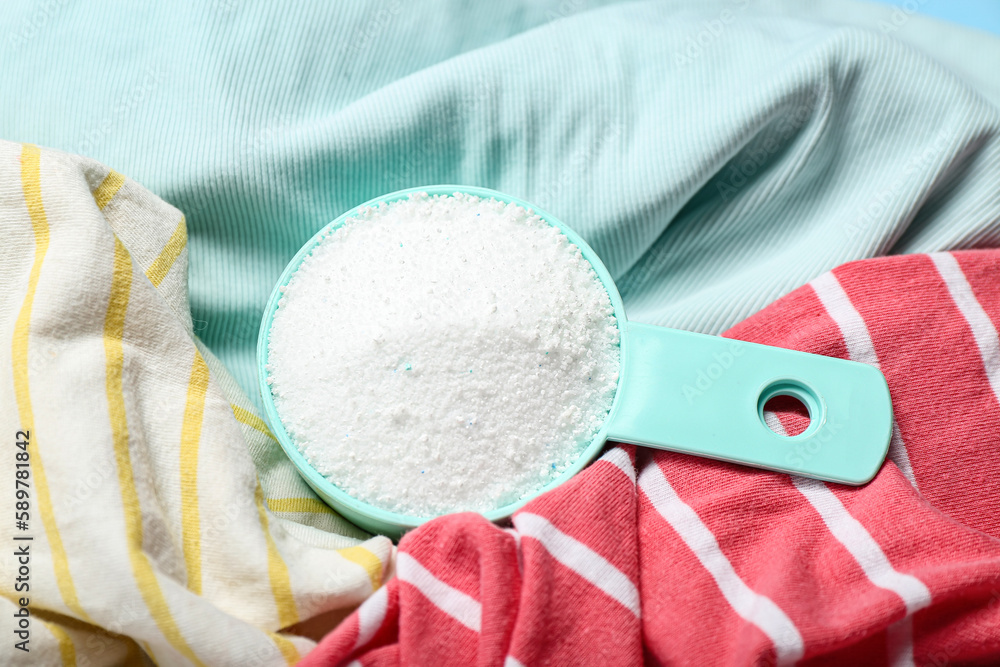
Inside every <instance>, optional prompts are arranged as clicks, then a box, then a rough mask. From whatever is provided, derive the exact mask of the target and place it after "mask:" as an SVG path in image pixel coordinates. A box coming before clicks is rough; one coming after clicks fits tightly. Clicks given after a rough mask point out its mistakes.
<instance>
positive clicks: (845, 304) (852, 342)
mask: <svg viewBox="0 0 1000 667" xmlns="http://www.w3.org/2000/svg"><path fill="white" fill-rule="evenodd" d="M809 285H810V286H811V287H812V288H813V291H814V292H815V293H816V296H817V297H819V300H820V303H822V304H823V307H824V308H826V312H827V313H828V314H829V315H830V319H832V320H833V321H834V322H836V324H837V326H838V327H840V333H841V335H842V336H843V337H844V345H845V346H847V355H848V356H849V357H850V358H851V360H852V361H860V362H861V363H863V364H868V365H869V366H875V367H876V368H877V367H878V355H877V354H875V344H874V343H873V342H872V337H871V335H870V334H869V333H868V327H867V326H866V325H865V321H864V320H863V319H862V318H861V313H859V312H858V310H857V308H855V307H854V304H852V303H851V299H850V297H848V296H847V292H845V291H844V288H843V287H841V285H840V281H839V280H837V276H835V275H833V272H832V271H827V272H826V273H824V274H823V275H821V276H819V277H817V278H814V279H813V280H812V282H810V283H809Z"/></svg>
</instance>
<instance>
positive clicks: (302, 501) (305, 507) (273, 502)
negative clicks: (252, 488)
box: [267, 498, 334, 514]
mask: <svg viewBox="0 0 1000 667" xmlns="http://www.w3.org/2000/svg"><path fill="white" fill-rule="evenodd" d="M267 507H268V509H270V510H271V511H272V512H311V513H312V514H333V513H334V511H333V510H332V509H330V508H329V507H328V506H327V505H325V504H324V503H323V502H322V501H319V500H316V499H315V498H268V499H267Z"/></svg>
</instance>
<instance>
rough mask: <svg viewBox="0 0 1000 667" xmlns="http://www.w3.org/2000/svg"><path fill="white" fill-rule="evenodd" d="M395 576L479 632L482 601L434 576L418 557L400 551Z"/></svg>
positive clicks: (445, 611) (442, 609)
mask: <svg viewBox="0 0 1000 667" xmlns="http://www.w3.org/2000/svg"><path fill="white" fill-rule="evenodd" d="M396 576H397V577H399V580H400V581H405V582H406V583H408V584H410V585H412V586H413V587H415V588H416V589H417V590H418V591H420V592H421V593H423V595H424V597H425V598H427V599H428V600H429V601H430V602H431V603H432V604H433V605H434V606H435V607H437V608H438V609H440V610H441V611H443V612H444V613H445V614H447V615H449V616H451V617H452V618H453V619H455V620H456V621H458V622H459V623H461V624H462V625H464V626H465V627H467V628H469V629H470V630H474V631H476V632H479V630H480V628H481V627H482V616H483V607H482V605H481V604H479V601H478V600H476V599H474V598H472V597H470V596H468V595H466V594H465V593H463V592H462V591H460V590H458V589H457V588H452V587H451V586H449V585H448V584H446V583H444V582H443V581H441V580H440V579H438V578H437V577H435V576H434V575H433V574H431V572H430V570H428V569H427V568H425V567H424V566H423V565H421V564H420V562H419V561H417V559H416V558H414V557H413V556H411V555H410V554H408V553H405V552H402V551H401V552H399V554H398V555H397V557H396Z"/></svg>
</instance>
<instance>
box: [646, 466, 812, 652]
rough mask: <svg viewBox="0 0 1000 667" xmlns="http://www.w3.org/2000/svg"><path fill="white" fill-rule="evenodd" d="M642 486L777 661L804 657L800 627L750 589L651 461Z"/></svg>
mask: <svg viewBox="0 0 1000 667" xmlns="http://www.w3.org/2000/svg"><path fill="white" fill-rule="evenodd" d="M639 488H640V489H642V491H643V493H645V494H646V497H647V498H648V499H649V501H650V503H652V505H653V507H654V508H655V509H656V511H657V512H659V513H660V515H661V516H662V517H663V518H664V519H665V520H666V521H667V523H669V524H670V526H671V527H672V528H673V529H674V530H675V531H676V532H677V534H678V535H680V537H681V539H682V540H683V541H684V543H685V544H686V545H687V547H688V548H689V549H691V551H693V552H694V554H695V556H696V557H697V558H698V561H699V562H700V563H701V564H702V565H703V566H704V568H705V569H706V570H708V572H709V574H711V575H712V578H713V579H714V580H715V583H716V585H717V586H718V587H719V590H720V591H721V592H722V595H723V597H725V598H726V601H727V602H729V604H730V605H731V606H732V608H733V609H734V610H735V611H736V613H737V614H739V615H740V616H741V617H742V618H743V619H744V620H746V621H747V622H749V623H753V624H754V625H756V626H757V627H758V628H760V630H761V632H763V633H764V634H765V635H767V637H768V638H769V639H770V640H771V642H772V643H773V644H774V650H775V653H776V654H777V658H778V664H782V665H785V664H791V663H794V662H795V661H796V660H798V659H799V658H801V657H802V654H803V652H804V650H805V646H804V644H803V641H802V635H801V634H800V633H799V630H798V628H797V627H795V624H794V623H793V622H792V620H791V619H790V618H789V617H788V615H787V614H785V612H784V611H782V610H781V608H780V607H778V605H776V604H775V603H774V601H773V600H771V598H769V597H767V596H766V595H761V594H760V593H757V592H756V591H754V590H753V589H751V588H750V587H749V586H747V584H746V582H744V581H743V580H742V579H741V578H740V576H739V575H738V574H736V570H735V569H733V565H732V563H730V562H729V559H728V558H726V556H725V554H723V553H722V550H721V549H720V548H719V543H718V541H716V539H715V535H713V534H712V531H710V530H709V529H708V527H707V526H706V525H705V524H704V523H703V522H702V520H701V518H699V516H698V514H697V512H695V511H694V509H692V508H691V507H690V506H689V505H687V504H686V503H685V502H684V501H683V500H681V499H680V497H679V496H678V495H677V493H676V492H675V491H674V489H673V487H672V486H670V483H669V482H668V481H667V479H666V477H664V476H663V471H662V470H660V466H658V465H657V464H656V463H655V462H654V461H650V462H649V464H648V465H646V466H645V468H644V469H643V471H642V472H641V473H640V474H639Z"/></svg>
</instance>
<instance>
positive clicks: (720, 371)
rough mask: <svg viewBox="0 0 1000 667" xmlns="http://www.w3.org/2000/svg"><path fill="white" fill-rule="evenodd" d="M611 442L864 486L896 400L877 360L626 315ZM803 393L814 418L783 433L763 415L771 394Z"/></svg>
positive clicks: (878, 461)
mask: <svg viewBox="0 0 1000 667" xmlns="http://www.w3.org/2000/svg"><path fill="white" fill-rule="evenodd" d="M624 329H625V330H624V331H623V332H622V334H623V340H622V343H623V345H622V350H623V357H622V370H621V375H620V378H619V387H618V391H619V393H620V395H619V397H618V402H617V406H616V408H615V409H614V411H613V412H612V415H611V418H610V421H609V424H608V439H609V440H614V441H617V442H627V443H632V444H637V445H644V446H647V447H655V448H658V449H669V450H673V451H678V452H685V453H688V454H695V455H697V456H706V457H710V458H715V459H722V460H725V461H731V462H734V463H741V464H745V465H750V466H755V467H759V468H767V469H770V470H779V471H782V472H787V473H791V474H795V475H802V476H805V477H814V478H817V479H823V480H828V481H833V482H840V483H842V484H852V485H859V484H864V483H866V482H868V481H869V480H871V478H872V477H874V476H875V474H876V473H877V472H878V470H879V468H880V467H881V465H882V462H883V461H884V459H885V455H886V452H887V451H888V449H889V438H890V436H891V434H892V402H891V400H890V398H889V387H888V385H887V384H886V382H885V378H884V377H883V375H882V373H881V372H880V371H879V370H878V369H877V368H875V367H873V366H868V365H866V364H861V363H857V362H853V361H846V360H844V359H836V358H833V357H824V356H821V355H816V354H808V353H805V352H798V351H794V350H786V349H783V348H778V347H771V346H768V345H758V344H756V343H747V342H744V341H738V340H732V339H728V338H721V337H718V336H709V335H705V334H696V333H690V332H687V331H678V330H676V329H667V328H664V327H656V326H650V325H647V324H638V323H635V322H628V323H627V324H626V326H625V328H624ZM785 394H790V395H793V396H795V398H798V399H799V400H802V402H803V403H805V404H806V407H807V408H808V409H809V413H810V424H809V427H808V428H806V430H805V431H803V432H802V433H800V434H798V435H795V436H791V437H787V436H783V435H778V434H777V433H774V432H773V431H771V429H770V428H768V427H767V425H766V424H765V423H764V421H763V418H762V406H763V402H765V401H766V400H767V398H768V397H770V396H775V395H785Z"/></svg>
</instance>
